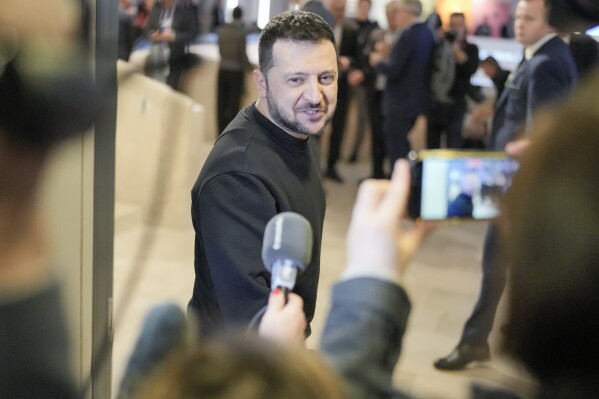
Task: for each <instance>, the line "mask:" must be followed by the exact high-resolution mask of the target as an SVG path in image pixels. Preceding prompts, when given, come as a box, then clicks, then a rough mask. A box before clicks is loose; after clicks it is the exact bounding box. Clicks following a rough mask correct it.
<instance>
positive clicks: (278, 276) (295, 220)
mask: <svg viewBox="0 0 599 399" xmlns="http://www.w3.org/2000/svg"><path fill="white" fill-rule="evenodd" d="M311 258H312V226H310V222H308V220H307V219H306V218H305V217H303V216H301V215H299V214H297V213H294V212H282V213H279V214H277V215H275V216H274V217H273V218H272V219H270V221H269V222H268V224H267V225H266V229H265V230H264V241H263V243H262V261H263V262H264V266H265V267H266V270H268V271H269V272H271V276H272V277H271V288H272V289H273V290H274V289H275V288H282V289H283V290H284V292H285V293H287V292H289V291H291V290H293V287H294V286H295V279H296V277H297V274H298V269H299V271H300V272H302V271H304V270H305V269H306V266H307V265H308V263H310V259H311Z"/></svg>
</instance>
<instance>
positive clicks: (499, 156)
mask: <svg viewBox="0 0 599 399" xmlns="http://www.w3.org/2000/svg"><path fill="white" fill-rule="evenodd" d="M410 163H411V171H412V187H411V192H410V198H409V201H408V214H409V216H410V217H411V218H414V219H421V220H436V221H441V220H490V219H493V218H495V217H497V216H498V215H499V201H500V199H501V197H502V196H503V195H504V193H505V192H506V191H507V189H508V188H509V186H510V185H511V182H512V177H513V175H514V173H515V172H516V170H517V169H518V161H516V160H515V159H512V158H510V157H508V155H506V154H505V153H503V152H491V151H459V150H425V151H420V152H418V153H415V152H412V153H410Z"/></svg>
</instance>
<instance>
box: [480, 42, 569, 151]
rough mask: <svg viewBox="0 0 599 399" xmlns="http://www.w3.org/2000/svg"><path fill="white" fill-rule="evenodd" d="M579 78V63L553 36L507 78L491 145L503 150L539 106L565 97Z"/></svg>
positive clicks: (499, 103)
mask: <svg viewBox="0 0 599 399" xmlns="http://www.w3.org/2000/svg"><path fill="white" fill-rule="evenodd" d="M576 80H577V72H576V66H575V64H574V59H573V58H572V54H571V52H570V49H569V48H568V45H567V44H566V43H565V42H564V41H563V40H562V39H560V38H559V37H557V36H556V37H553V38H552V39H550V40H549V41H547V42H546V43H545V44H543V45H542V46H541V47H540V48H539V49H538V50H537V52H536V53H535V54H534V55H533V56H532V57H531V58H530V59H529V60H528V61H526V62H524V63H523V64H522V65H521V66H520V67H519V68H518V69H517V70H516V71H515V72H514V74H513V77H512V79H511V80H510V79H508V82H507V83H506V85H505V89H504V90H503V93H502V94H501V97H499V99H498V100H497V103H496V106H495V118H494V120H493V126H492V129H491V141H490V147H491V149H493V150H496V151H502V150H503V149H504V148H505V145H506V144H507V143H508V142H510V141H512V140H513V139H514V138H516V137H517V136H518V135H520V134H521V133H523V131H524V129H525V128H526V127H528V126H530V124H531V122H532V117H533V113H534V112H535V111H536V110H537V109H538V108H539V106H541V105H546V104H548V103H550V102H553V101H556V100H559V99H561V98H564V97H565V96H566V95H567V94H568V92H569V91H570V90H571V89H572V88H573V87H574V85H575V84H576Z"/></svg>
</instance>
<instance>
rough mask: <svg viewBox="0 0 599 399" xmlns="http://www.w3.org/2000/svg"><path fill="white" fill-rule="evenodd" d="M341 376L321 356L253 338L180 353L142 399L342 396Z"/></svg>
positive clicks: (147, 385) (141, 394)
mask: <svg viewBox="0 0 599 399" xmlns="http://www.w3.org/2000/svg"><path fill="white" fill-rule="evenodd" d="M340 381H341V380H340V378H339V377H338V376H337V374H336V373H334V372H333V370H332V369H331V368H329V367H328V366H327V365H326V364H325V362H324V360H323V359H322V358H321V357H320V356H319V355H318V354H317V352H312V351H309V350H306V349H303V348H286V347H281V346H278V345H277V344H275V343H273V342H269V341H265V340H262V339H257V338H255V337H254V338H251V337H234V338H225V339H224V340H222V339H221V340H219V341H217V342H211V343H205V344H202V345H199V346H197V347H195V348H193V349H192V350H188V351H185V353H179V354H175V355H174V356H173V357H172V358H171V359H170V360H169V361H168V362H166V363H165V364H164V366H163V367H162V368H161V369H160V370H158V371H157V372H156V373H155V374H154V375H152V376H150V378H148V380H147V381H146V383H144V384H142V388H141V389H140V391H139V392H138V393H137V395H136V396H135V397H136V398H137V399H142V398H143V399H166V398H168V399H263V398H269V399H342V398H344V395H343V390H342V385H341V382H340Z"/></svg>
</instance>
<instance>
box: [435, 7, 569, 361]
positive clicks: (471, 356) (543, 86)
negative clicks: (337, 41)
mask: <svg viewBox="0 0 599 399" xmlns="http://www.w3.org/2000/svg"><path fill="white" fill-rule="evenodd" d="M548 15H549V9H548V5H547V3H546V0H520V1H519V2H518V5H517V7H516V22H515V31H516V39H517V40H518V42H520V43H521V44H522V45H523V46H524V54H525V59H524V60H523V62H522V63H521V64H520V66H519V67H518V69H517V70H516V71H515V72H514V73H513V74H512V76H511V77H510V78H509V79H508V83H507V84H506V87H505V89H504V91H503V93H502V95H501V97H500V98H499V99H498V100H497V103H496V106H495V118H494V120H493V126H492V129H491V137H490V148H491V149H492V150H495V151H503V150H504V149H505V147H506V145H507V144H508V143H509V142H510V141H512V140H514V139H515V138H517V137H518V136H520V135H522V134H523V133H524V132H525V130H527V129H528V128H529V127H530V126H531V123H532V121H533V115H534V111H536V110H537V109H538V108H539V107H540V106H543V105H546V104H548V103H550V102H552V101H556V100H558V99H561V98H564V97H565V96H567V94H568V93H569V91H570V90H571V89H572V88H573V87H574V86H575V84H576V80H577V73H576V66H575V64H574V59H573V58H572V54H571V52H570V50H569V48H568V45H567V44H566V43H565V42H564V41H563V40H562V39H561V38H559V37H558V36H557V34H556V32H555V29H554V28H553V27H552V26H551V25H550V24H549V20H548ZM502 252H503V248H502V245H501V244H500V242H499V237H498V230H497V227H496V225H495V223H491V224H490V225H489V228H488V230H487V235H486V238H485V243H484V253H483V261H482V269H483V279H482V285H481V291H480V294H479V298H478V301H477V303H476V305H475V307H474V310H473V312H472V314H471V315H470V318H469V319H468V320H467V321H466V324H465V325H464V329H463V332H462V337H461V339H460V342H459V343H458V345H457V347H456V348H455V349H454V351H453V352H451V353H450V354H449V355H448V356H447V357H444V358H441V359H438V360H437V361H436V362H435V363H434V365H435V367H436V368H437V369H440V370H459V369H463V368H464V367H466V366H467V365H468V364H470V363H472V362H474V361H484V360H488V359H490V351H489V344H488V342H487V341H488V337H489V334H490V332H491V329H492V327H493V320H494V318H495V312H496V310H497V305H498V304H499V299H500V298H501V295H502V293H503V289H504V287H505V283H506V273H507V267H508V265H507V262H506V261H505V259H504V258H503V253H502Z"/></svg>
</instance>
